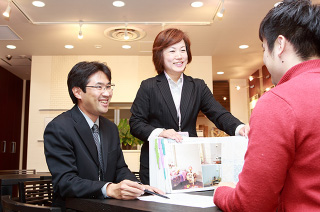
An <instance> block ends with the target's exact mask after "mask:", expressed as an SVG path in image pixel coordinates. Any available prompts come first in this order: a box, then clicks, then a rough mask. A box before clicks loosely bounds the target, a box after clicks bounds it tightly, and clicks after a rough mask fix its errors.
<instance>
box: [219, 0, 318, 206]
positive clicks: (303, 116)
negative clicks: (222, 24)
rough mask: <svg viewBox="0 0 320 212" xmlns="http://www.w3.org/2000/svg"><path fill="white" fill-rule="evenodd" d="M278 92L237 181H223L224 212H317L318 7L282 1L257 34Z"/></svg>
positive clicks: (255, 126) (267, 102)
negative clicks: (235, 183) (233, 182)
mask: <svg viewBox="0 0 320 212" xmlns="http://www.w3.org/2000/svg"><path fill="white" fill-rule="evenodd" d="M259 36H260V40H261V41H262V42H263V51H264V53H263V61H264V63H265V65H266V66H267V68H268V70H269V72H270V74H271V76H272V82H273V83H274V84H275V85H276V87H275V88H273V89H272V90H270V91H269V92H267V93H265V94H264V95H263V96H262V97H261V98H260V99H259V101H258V103H257V104H256V107H255V108H254V110H253V113H252V116H251V118H250V128H251V130H250V132H249V144H248V150H247V153H246V155H245V162H244V166H243V170H242V172H241V173H240V175H239V182H238V183H237V185H234V186H232V184H231V183H221V184H219V186H218V188H217V189H216V190H215V193H214V203H215V204H216V205H217V206H218V207H219V208H220V209H221V210H223V211H246V212H248V211H249V212H250V211H259V212H262V211H268V212H269V211H278V212H280V211H290V212H295V211H299V212H300V211H308V212H310V211H320V165H319V164H320V124H319V122H320V95H319V92H320V5H312V3H311V1H310V0H285V1H283V2H280V3H279V4H278V5H276V6H275V7H274V8H272V9H271V10H270V11H269V13H268V14H267V15H266V17H265V18H264V19H263V21H262V22H261V25H260V30H259Z"/></svg>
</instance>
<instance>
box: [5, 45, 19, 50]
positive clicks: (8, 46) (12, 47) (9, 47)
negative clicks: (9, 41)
mask: <svg viewBox="0 0 320 212" xmlns="http://www.w3.org/2000/svg"><path fill="white" fill-rule="evenodd" d="M7 48H8V49H16V48H17V47H16V46H14V45H7Z"/></svg>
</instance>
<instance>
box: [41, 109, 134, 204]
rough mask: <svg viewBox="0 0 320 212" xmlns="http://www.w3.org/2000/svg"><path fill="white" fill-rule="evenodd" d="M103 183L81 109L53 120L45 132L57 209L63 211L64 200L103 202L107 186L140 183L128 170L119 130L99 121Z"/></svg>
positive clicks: (94, 147) (107, 121)
mask: <svg viewBox="0 0 320 212" xmlns="http://www.w3.org/2000/svg"><path fill="white" fill-rule="evenodd" d="M99 121H100V122H99V130H100V141H101V145H102V154H103V161H104V169H103V173H104V179H103V181H99V177H98V175H99V160H98V152H97V148H96V145H95V142H94V139H93V135H92V131H91V129H90V127H89V125H88V123H87V121H86V119H85V118H84V116H83V115H82V113H81V112H80V110H79V108H78V106H74V107H73V108H72V109H71V110H69V111H67V112H64V113H62V114H61V115H59V116H57V117H56V118H55V119H53V120H52V121H51V122H50V123H49V124H48V125H47V127H46V129H45V132H44V149H45V156H46V160H47V164H48V167H49V170H50V172H51V174H52V181H53V187H54V197H55V199H54V205H55V206H60V207H62V208H63V207H64V198H65V197H84V198H103V194H102V192H101V188H102V187H103V186H104V185H105V183H106V182H114V183H118V182H120V181H122V180H124V179H130V180H134V181H137V179H136V177H135V176H134V175H133V174H132V173H131V172H130V170H129V169H128V167H127V165H126V163H125V161H124V158H123V153H122V150H121V149H120V140H119V133H118V128H117V126H116V125H115V124H114V123H112V122H111V121H109V120H108V119H106V118H104V117H101V116H100V118H99Z"/></svg>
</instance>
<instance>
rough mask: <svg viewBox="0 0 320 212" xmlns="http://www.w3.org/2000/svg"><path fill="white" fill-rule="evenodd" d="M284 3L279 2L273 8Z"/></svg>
mask: <svg viewBox="0 0 320 212" xmlns="http://www.w3.org/2000/svg"><path fill="white" fill-rule="evenodd" d="M282 3H283V2H282V1H280V2H277V3H275V4H274V5H273V6H274V7H277V6H279V5H280V4H282Z"/></svg>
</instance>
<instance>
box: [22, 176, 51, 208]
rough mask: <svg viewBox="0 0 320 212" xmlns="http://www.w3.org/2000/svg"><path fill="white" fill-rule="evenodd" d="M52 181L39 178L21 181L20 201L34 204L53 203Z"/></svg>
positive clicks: (46, 204)
mask: <svg viewBox="0 0 320 212" xmlns="http://www.w3.org/2000/svg"><path fill="white" fill-rule="evenodd" d="M52 195H53V188H52V181H51V180H38V181H25V182H19V201H20V202H22V203H28V204H33V205H43V206H51V205H52Z"/></svg>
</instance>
